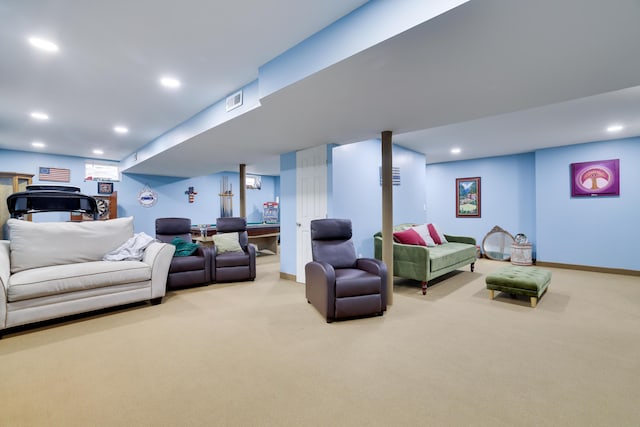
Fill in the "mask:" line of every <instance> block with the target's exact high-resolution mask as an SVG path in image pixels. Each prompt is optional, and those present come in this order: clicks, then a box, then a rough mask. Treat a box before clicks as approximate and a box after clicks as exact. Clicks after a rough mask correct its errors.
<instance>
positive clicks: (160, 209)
mask: <svg viewBox="0 0 640 427" xmlns="http://www.w3.org/2000/svg"><path fill="white" fill-rule="evenodd" d="M86 160H87V159H84V158H80V157H70V156H56V155H50V154H38V153H29V152H22V151H11V150H0V170H2V171H7V172H22V173H30V174H31V173H33V174H35V176H34V180H33V183H34V184H45V185H51V184H56V183H55V182H39V181H38V180H37V174H38V173H37V171H38V167H39V166H49V167H58V168H64V169H70V170H71V182H69V183H61V184H65V185H72V186H76V187H79V188H80V191H81V192H83V193H85V194H90V195H94V194H97V183H96V182H92V181H87V182H85V181H84V165H85V161H86ZM101 163H105V162H101ZM113 164H117V163H113ZM223 177H228V180H229V183H230V184H231V185H232V190H233V194H234V196H233V214H234V215H239V214H240V196H239V191H238V189H239V186H238V185H239V177H240V174H239V173H238V172H221V173H217V174H212V175H205V176H199V177H195V178H173V177H164V176H153V175H137V174H122V180H121V181H120V182H115V183H114V191H117V192H118V216H120V217H122V216H133V217H134V228H135V231H136V232H145V233H147V234H149V235H151V236H154V235H155V219H156V218H160V217H169V216H177V217H187V218H191V220H192V222H193V223H194V224H200V223H214V222H215V221H216V218H218V217H219V216H220V197H219V196H218V194H219V192H220V182H221V181H222V178H223ZM279 181H280V178H279V177H277V176H262V188H261V189H260V190H249V189H247V191H246V210H247V220H248V221H250V222H261V221H262V212H263V211H262V209H263V206H262V204H263V203H264V202H270V201H275V200H276V198H277V197H278V196H279V194H278V193H277V191H279V187H280V184H279ZM145 186H148V187H149V188H151V189H152V190H153V191H155V192H156V193H157V194H158V201H157V203H156V204H155V205H154V206H153V207H149V208H145V207H142V206H141V205H140V203H138V200H137V195H138V193H139V192H140V191H141V190H142V189H143V188H144V187H145ZM189 187H194V190H195V191H196V192H197V193H198V194H197V195H195V199H194V203H189V200H188V196H187V195H186V194H185V191H187V190H188V188H189ZM68 219H69V214H68V213H42V214H36V215H33V220H34V221H67V220H68Z"/></svg>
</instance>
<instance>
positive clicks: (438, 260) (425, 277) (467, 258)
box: [373, 224, 476, 294]
mask: <svg viewBox="0 0 640 427" xmlns="http://www.w3.org/2000/svg"><path fill="white" fill-rule="evenodd" d="M414 225H415V224H400V225H396V226H395V227H393V231H394V232H396V231H402V230H405V229H407V228H409V227H412V226H414ZM444 236H445V238H446V239H447V242H448V243H444V244H442V245H438V246H436V247H426V246H416V245H404V244H401V243H398V242H395V241H394V242H393V275H394V276H397V277H403V278H406V279H413V280H418V281H420V282H422V293H423V294H426V293H427V282H428V281H429V280H431V279H435V278H436V277H439V276H442V275H443V274H446V273H449V272H450V271H453V270H457V269H458V268H460V267H464V266H465V265H467V264H471V271H473V268H474V266H475V262H476V239H474V238H473V237H463V236H451V235H448V234H445V235H444ZM373 243H374V251H375V254H374V256H375V257H376V258H377V259H382V232H380V231H379V232H377V233H376V234H374V235H373Z"/></svg>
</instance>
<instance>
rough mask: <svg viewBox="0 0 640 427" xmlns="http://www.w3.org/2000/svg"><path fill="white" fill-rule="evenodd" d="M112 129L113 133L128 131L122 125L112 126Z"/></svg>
mask: <svg viewBox="0 0 640 427" xmlns="http://www.w3.org/2000/svg"><path fill="white" fill-rule="evenodd" d="M113 131H114V132H115V133H127V132H129V129H127V128H126V127H124V126H114V128H113Z"/></svg>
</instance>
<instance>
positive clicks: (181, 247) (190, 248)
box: [171, 237, 199, 257]
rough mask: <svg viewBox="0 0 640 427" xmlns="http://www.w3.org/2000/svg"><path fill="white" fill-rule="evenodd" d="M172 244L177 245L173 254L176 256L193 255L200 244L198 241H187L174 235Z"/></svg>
mask: <svg viewBox="0 0 640 427" xmlns="http://www.w3.org/2000/svg"><path fill="white" fill-rule="evenodd" d="M171 244H172V245H173V246H175V247H176V252H175V253H174V254H173V256H174V257H176V256H190V255H193V254H194V253H195V251H197V250H198V246H199V245H198V244H197V243H191V242H187V241H186V240H183V239H181V238H179V237H174V238H173V240H172V241H171Z"/></svg>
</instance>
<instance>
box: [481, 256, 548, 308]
mask: <svg viewBox="0 0 640 427" xmlns="http://www.w3.org/2000/svg"><path fill="white" fill-rule="evenodd" d="M485 281H486V282H487V289H489V298H490V299H493V297H494V292H495V291H500V292H506V293H509V294H516V295H525V296H528V297H530V298H531V307H535V306H536V304H538V298H540V296H541V295H542V294H543V293H544V292H545V291H546V290H547V288H548V287H549V283H550V282H551V272H550V271H548V270H545V269H542V268H538V267H522V266H517V265H508V266H506V267H502V268H501V269H499V270H496V271H494V272H493V273H491V274H489V275H488V276H487V278H486V279H485Z"/></svg>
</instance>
